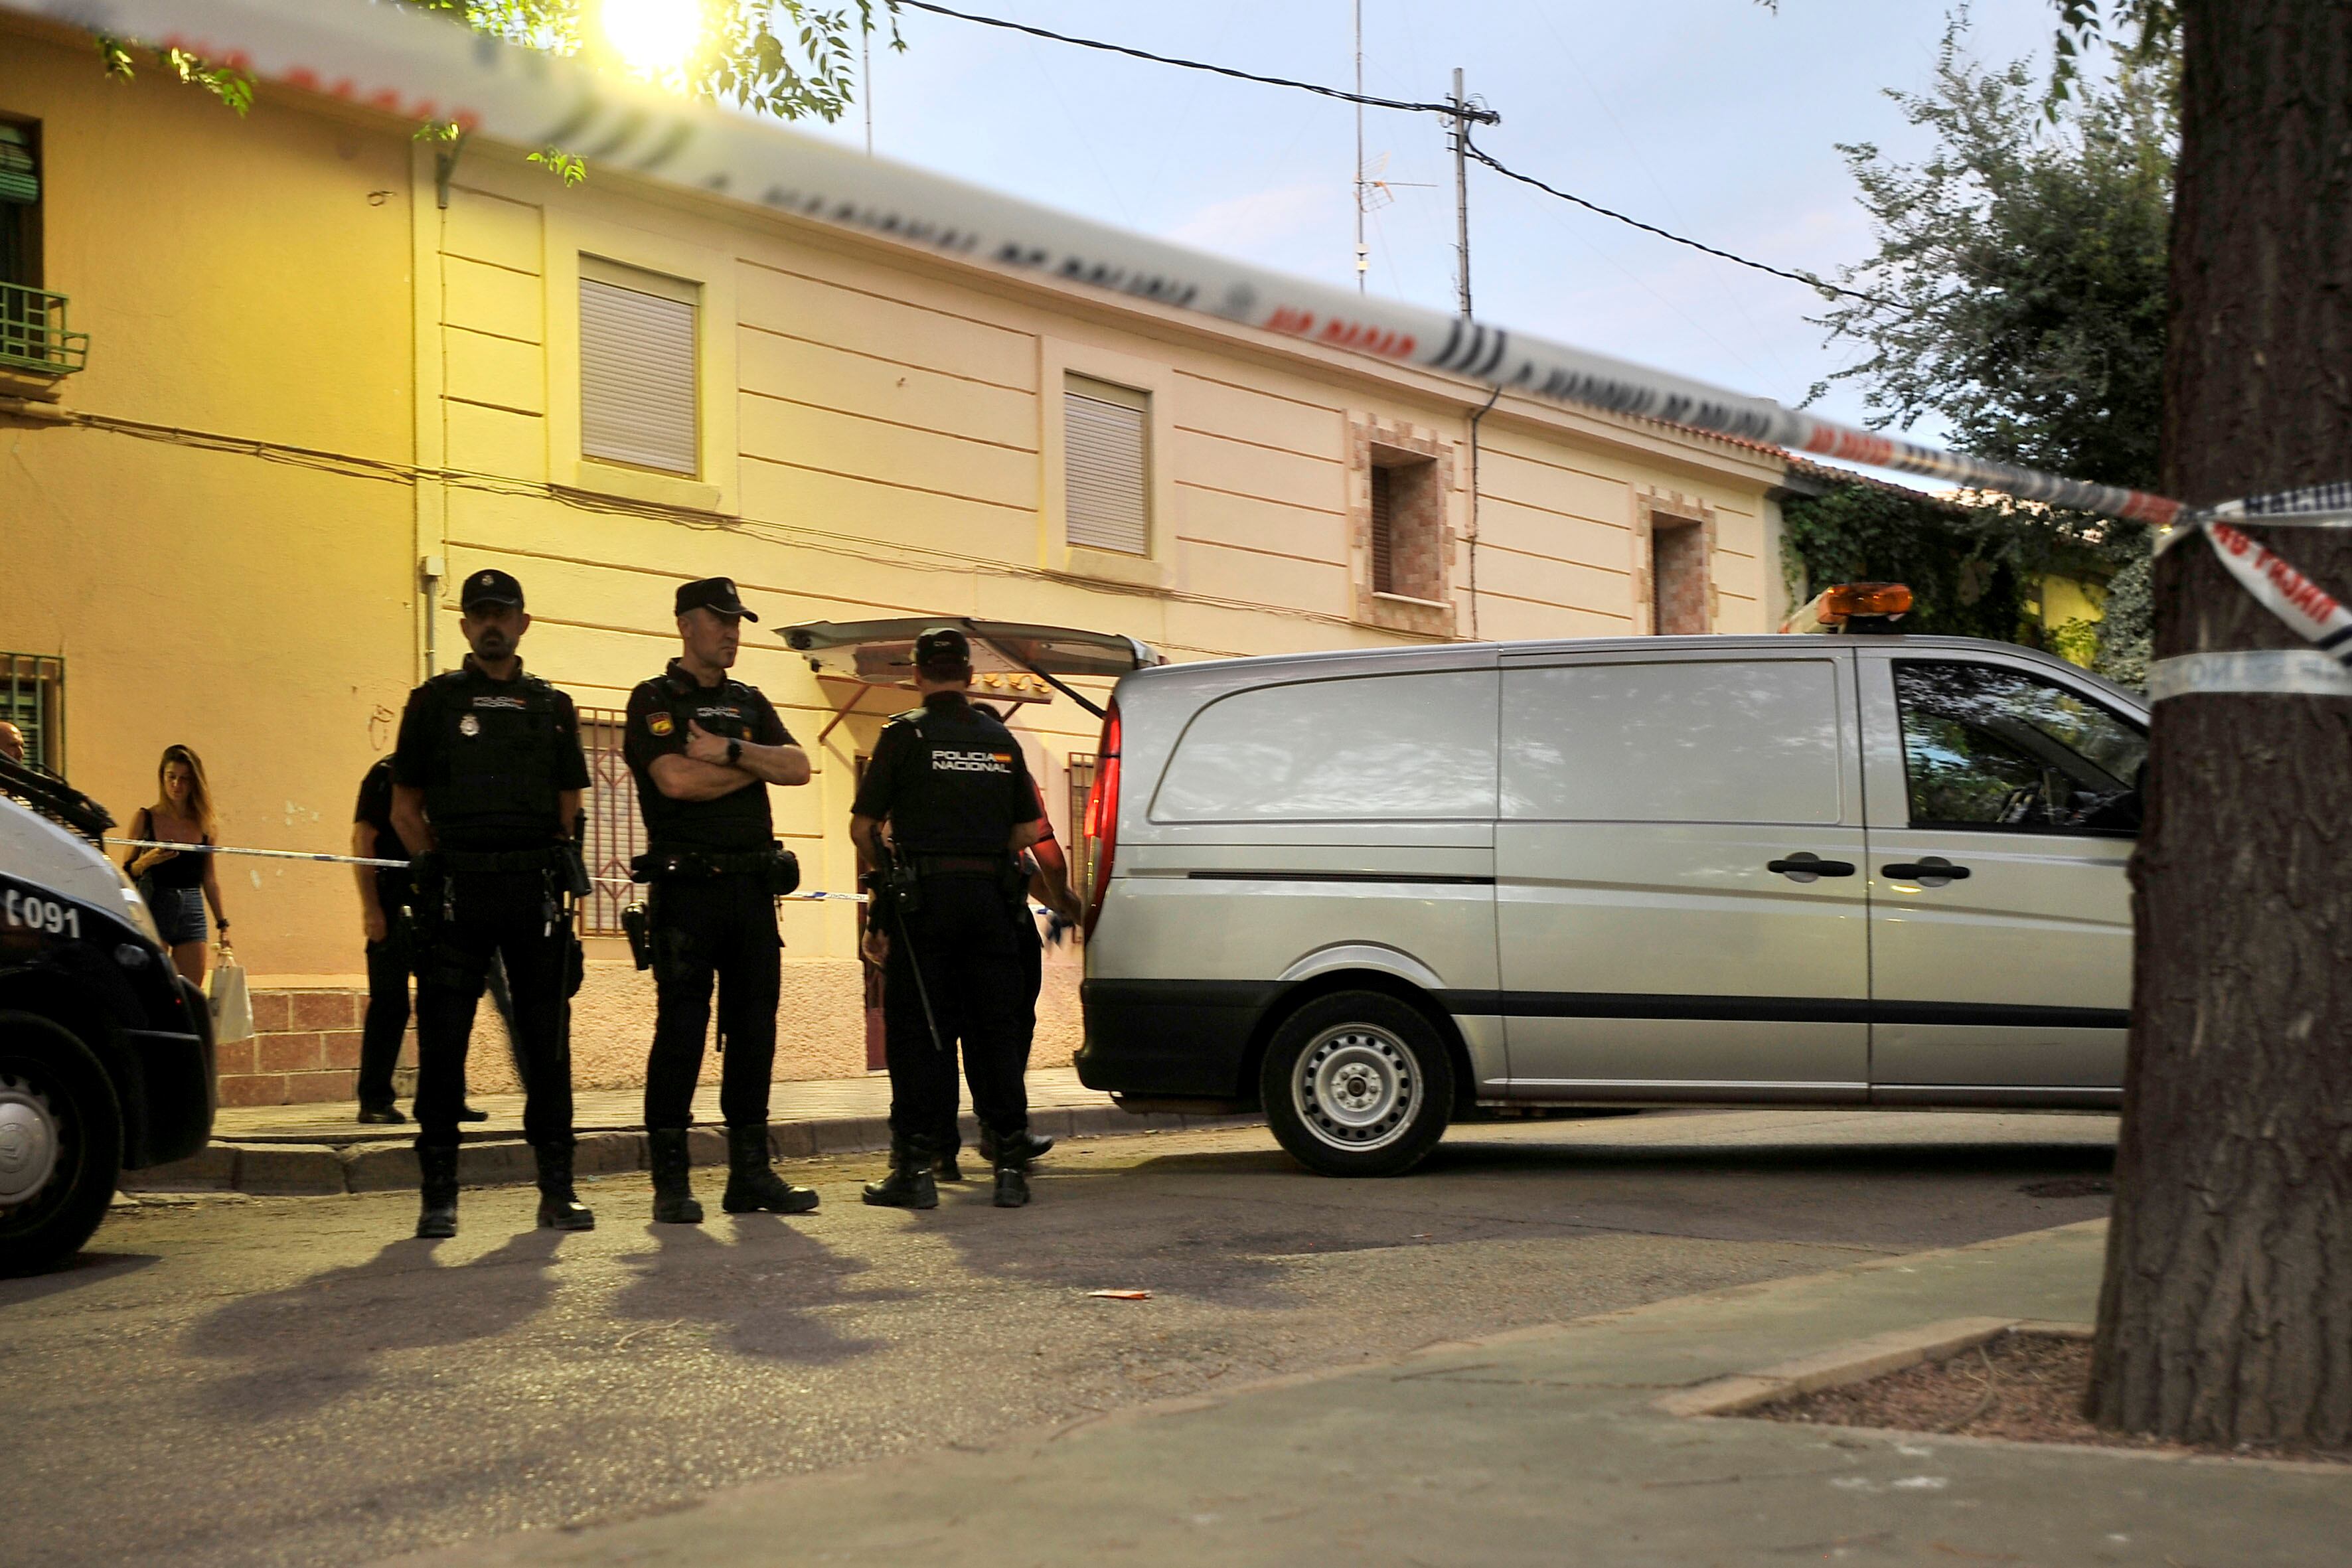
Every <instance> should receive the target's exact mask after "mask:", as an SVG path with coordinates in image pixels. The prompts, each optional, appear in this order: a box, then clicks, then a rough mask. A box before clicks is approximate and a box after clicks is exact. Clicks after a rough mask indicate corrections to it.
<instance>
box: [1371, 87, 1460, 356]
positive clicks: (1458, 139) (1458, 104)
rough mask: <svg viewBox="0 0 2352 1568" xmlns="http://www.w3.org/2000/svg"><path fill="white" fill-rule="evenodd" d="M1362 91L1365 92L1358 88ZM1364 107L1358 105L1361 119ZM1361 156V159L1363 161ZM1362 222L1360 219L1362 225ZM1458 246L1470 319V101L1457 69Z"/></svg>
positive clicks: (1456, 228)
mask: <svg viewBox="0 0 2352 1568" xmlns="http://www.w3.org/2000/svg"><path fill="white" fill-rule="evenodd" d="M1358 90H1359V91H1360V90H1361V89H1358ZM1363 112H1364V110H1363V106H1362V105H1361V104H1359V105H1357V106H1356V113H1357V115H1358V117H1359V118H1361V116H1362V114H1363ZM1361 156H1362V155H1361V154H1360V153H1359V154H1358V157H1359V158H1361ZM1362 221H1363V220H1362V219H1361V218H1359V219H1357V222H1358V224H1359V225H1361V223H1362ZM1454 251H1455V254H1456V255H1458V256H1459V257H1460V258H1461V262H1462V266H1461V277H1462V316H1463V319H1464V320H1465V321H1467V320H1468V319H1469V316H1470V100H1468V99H1467V98H1465V97H1464V96H1463V95H1462V68H1461V67H1460V66H1455V67H1454Z"/></svg>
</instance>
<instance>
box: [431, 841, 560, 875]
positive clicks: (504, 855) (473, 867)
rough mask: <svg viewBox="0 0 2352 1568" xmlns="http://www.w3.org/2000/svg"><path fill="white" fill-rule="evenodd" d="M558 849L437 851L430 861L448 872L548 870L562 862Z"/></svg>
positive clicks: (556, 847)
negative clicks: (433, 861) (436, 862)
mask: <svg viewBox="0 0 2352 1568" xmlns="http://www.w3.org/2000/svg"><path fill="white" fill-rule="evenodd" d="M563 855H564V851H563V849H562V847H560V846H551V847H548V848H545V849H490V850H482V849H439V850H436V851H435V852H434V858H436V859H437V860H438V861H439V862H440V863H441V865H443V866H445V867H446V868H448V869H449V870H452V871H548V870H552V869H554V868H556V867H557V866H559V865H561V864H562V858H563Z"/></svg>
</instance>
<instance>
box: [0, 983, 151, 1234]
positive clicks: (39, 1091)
mask: <svg viewBox="0 0 2352 1568" xmlns="http://www.w3.org/2000/svg"><path fill="white" fill-rule="evenodd" d="M121 1175H122V1110H121V1105H120V1104H119V1102H118V1101H117V1100H116V1099H115V1095H114V1085H113V1084H112V1083H111V1082H110V1080H109V1079H108V1078H107V1076H106V1069H105V1068H102V1067H100V1065H99V1061H98V1058H96V1057H95V1056H93V1055H91V1054H90V1049H89V1047H88V1046H86V1045H84V1044H82V1043H81V1041H80V1040H79V1039H78V1038H76V1037H74V1036H73V1035H72V1034H71V1033H70V1032H68V1031H67V1030H65V1029H62V1028H60V1027H58V1026H57V1025H55V1024H53V1023H51V1022H49V1020H47V1018H44V1017H41V1016H38V1015H37V1014H33V1013H18V1012H6V1011H0V1277H5V1276H10V1275H17V1274H36V1273H38V1272H40V1271H41V1270H43V1269H45V1268H55V1267H57V1266H58V1264H60V1263H63V1262H64V1261H65V1260H66V1259H67V1258H71V1257H72V1256H73V1255H74V1254H75V1253H77V1252H79V1251H80V1250H81V1247H82V1244H83V1243H84V1242H86V1241H88V1240H89V1237H90V1233H91V1232H92V1231H95V1230H96V1229H97V1228H98V1225H99V1221H100V1220H102V1219H104V1218H105V1217H106V1206H107V1205H108V1204H110V1202H112V1201H113V1198H114V1187H115V1184H116V1182H117V1181H119V1180H120V1179H121Z"/></svg>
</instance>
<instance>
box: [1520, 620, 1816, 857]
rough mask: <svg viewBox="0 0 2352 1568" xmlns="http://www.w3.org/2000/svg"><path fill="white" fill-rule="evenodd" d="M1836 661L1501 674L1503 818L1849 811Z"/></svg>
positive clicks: (1681, 817)
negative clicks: (1843, 789) (1843, 787)
mask: <svg viewBox="0 0 2352 1568" xmlns="http://www.w3.org/2000/svg"><path fill="white" fill-rule="evenodd" d="M1838 748H1839V742H1838V708H1837V669H1836V666H1835V664H1834V662H1833V661H1832V660H1830V659H1810V658H1808V659H1752V660H1740V661H1737V662H1734V661H1722V662H1717V661H1714V660H1692V661H1677V662H1672V663H1657V664H1576V665H1562V666H1557V667H1552V668H1530V669H1510V670H1507V671H1505V672H1504V675H1503V779H1502V797H1503V815H1504V816H1507V817H1517V818H1520V819H1531V820H1535V821H1551V822H1629V821H1630V822H1776V823H1777V822H1787V823H1807V822H1812V823H1830V822H1836V821H1838V820H1839V819H1840V816H1841V815H1842V814H1841V812H1840V809H1839V808H1840V805H1841V804H1842V801H1841V796H1840V792H1839V777H1840V772H1841V763H1840V757H1839V749H1838Z"/></svg>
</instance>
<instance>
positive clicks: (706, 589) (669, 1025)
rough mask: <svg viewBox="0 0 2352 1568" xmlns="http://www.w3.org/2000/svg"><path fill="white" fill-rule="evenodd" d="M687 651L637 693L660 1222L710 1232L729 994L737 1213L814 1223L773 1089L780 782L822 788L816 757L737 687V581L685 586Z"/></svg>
mask: <svg viewBox="0 0 2352 1568" xmlns="http://www.w3.org/2000/svg"><path fill="white" fill-rule="evenodd" d="M676 607H677V631H678V636H679V637H681V638H682V639H684V643H685V648H684V651H683V653H682V654H681V655H680V657H678V658H674V659H672V660H670V662H669V668H667V669H666V670H664V671H663V672H662V673H661V674H660V675H657V676H656V677H655V678H654V679H651V680H648V681H646V682H645V683H644V684H643V685H641V686H639V687H638V688H637V689H635V691H633V692H631V693H630V694H629V721H628V738H627V740H626V742H625V743H624V744H625V752H626V754H627V757H628V762H629V769H630V771H631V772H632V773H635V775H636V781H637V807H638V809H639V810H640V811H641V812H642V813H644V816H645V820H646V843H647V844H648V845H649V846H650V847H649V848H648V849H647V850H646V854H645V855H644V856H642V857H641V858H639V859H638V860H637V861H636V863H635V869H636V871H637V873H638V875H639V878H640V879H642V880H646V881H649V882H651V883H652V889H651V891H650V893H649V895H648V898H647V908H646V914H647V917H648V932H647V934H648V939H649V942H650V944H651V947H652V954H651V956H652V960H653V971H654V985H655V989H656V993H657V994H658V995H659V997H660V1011H659V1013H658V1014H657V1016H656V1019H655V1022H654V1044H653V1053H652V1056H651V1058H650V1059H649V1060H648V1061H647V1062H646V1138H647V1141H648V1142H649V1143H650V1145H651V1152H652V1162H653V1175H654V1219H655V1221H656V1223H658V1224H663V1225H699V1224H701V1223H702V1205H700V1204H699V1203H697V1202H696V1201H695V1197H694V1191H693V1187H692V1184H691V1182H690V1180H689V1178H688V1159H687V1140H686V1134H687V1127H688V1122H689V1121H691V1120H692V1106H693V1100H694V1086H695V1082H696V1080H697V1079H698V1078H700V1077H701V1074H702V1044H703V1037H704V1036H705V1035H707V1034H708V1033H709V1027H710V986H711V981H712V979H713V978H714V977H715V978H716V979H717V981H718V984H719V1059H720V1063H721V1069H720V1077H719V1111H720V1113H721V1114H722V1115H723V1116H724V1117H725V1118H726V1121H727V1191H726V1192H725V1194H723V1195H721V1197H720V1198H719V1206H720V1207H722V1208H724V1209H725V1210H726V1211H727V1212H728V1213H729V1214H745V1213H749V1212H751V1211H752V1210H756V1209H765V1210H768V1211H770V1212H772V1213H775V1214H805V1213H807V1212H808V1211H809V1210H811V1209H813V1208H814V1207H816V1205H817V1195H816V1194H815V1193H814V1192H813V1191H811V1190H810V1189H809V1188H807V1187H795V1186H792V1185H790V1184H787V1183H786V1182H784V1181H783V1179H782V1178H781V1177H780V1176H778V1175H777V1174H776V1173H775V1171H774V1169H773V1168H772V1166H771V1165H770V1164H769V1152H768V1079H769V1078H770V1077H771V1076H772V1069H773V1068H774V1066H775V1060H776V1002H777V995H778V992H779V989H780V986H781V983H782V963H781V958H780V952H781V949H782V942H780V941H779V939H778V938H777V935H776V899H777V898H778V896H779V895H781V894H784V893H789V892H791V891H792V890H793V887H794V886H795V885H796V884H797V882H798V881H799V868H798V864H797V862H796V861H794V859H793V857H791V856H790V855H788V854H786V853H785V852H784V851H783V850H782V847H780V846H778V845H777V843H776V842H775V838H774V832H775V827H774V823H773V821H772V818H771V816H770V814H769V809H768V786H769V785H770V784H786V785H791V784H806V783H808V781H809V761H808V753H806V752H803V751H802V750H801V749H800V747H799V746H797V745H795V744H793V737H792V735H791V733H790V732H789V731H786V730H785V728H784V725H783V721H782V720H781V719H779V718H777V717H776V710H775V709H774V708H773V707H772V706H770V705H769V702H768V700H767V699H766V698H765V697H763V696H761V693H760V689H759V688H757V687H755V686H749V685H746V684H744V683H743V682H742V681H740V680H730V679H728V677H727V671H728V670H729V669H730V668H733V666H734V663H735V658H736V654H737V651H738V648H739V645H740V637H741V632H742V623H743V622H745V621H757V620H758V619H759V618H760V617H759V616H755V615H753V614H752V613H751V611H749V610H747V609H745V608H744V607H743V601H742V599H741V598H740V596H739V595H737V593H736V591H735V584H734V583H733V582H732V581H730V579H728V578H725V577H707V578H704V579H703V580H702V581H700V582H698V583H688V584H686V585H685V586H683V587H681V588H680V589H678V591H677V606H676Z"/></svg>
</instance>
